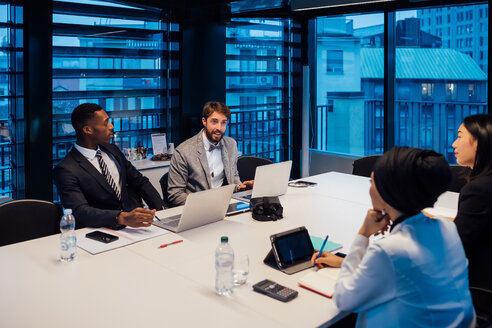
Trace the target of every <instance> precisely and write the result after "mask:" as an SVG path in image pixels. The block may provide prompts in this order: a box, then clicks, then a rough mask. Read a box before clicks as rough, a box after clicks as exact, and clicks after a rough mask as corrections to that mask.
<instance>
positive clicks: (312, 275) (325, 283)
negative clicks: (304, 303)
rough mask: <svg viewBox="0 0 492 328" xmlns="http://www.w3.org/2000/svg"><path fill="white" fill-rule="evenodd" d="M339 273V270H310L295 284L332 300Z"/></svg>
mask: <svg viewBox="0 0 492 328" xmlns="http://www.w3.org/2000/svg"><path fill="white" fill-rule="evenodd" d="M339 273H340V268H323V269H319V270H318V271H315V269H312V271H310V272H309V273H308V274H306V275H304V276H302V277H301V278H300V279H299V281H298V282H297V283H298V284H299V286H301V287H304V288H306V289H309V290H311V291H313V292H315V293H318V294H320V295H323V296H326V297H329V298H332V297H333V292H334V291H335V283H336V281H337V278H338V274H339Z"/></svg>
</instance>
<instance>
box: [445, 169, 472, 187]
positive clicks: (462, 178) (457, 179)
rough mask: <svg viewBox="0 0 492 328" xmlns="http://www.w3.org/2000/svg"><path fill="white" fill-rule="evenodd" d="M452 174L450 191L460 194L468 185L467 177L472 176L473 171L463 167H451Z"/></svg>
mask: <svg viewBox="0 0 492 328" xmlns="http://www.w3.org/2000/svg"><path fill="white" fill-rule="evenodd" d="M449 168H450V169H451V174H452V180H451V185H450V186H449V188H448V190H449V191H454V192H460V191H461V188H463V186H464V185H465V184H466V183H467V177H468V176H469V175H470V172H471V169H470V168H469V167H466V166H461V165H449Z"/></svg>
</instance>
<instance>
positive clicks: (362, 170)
mask: <svg viewBox="0 0 492 328" xmlns="http://www.w3.org/2000/svg"><path fill="white" fill-rule="evenodd" d="M381 156H382V155H371V156H364V157H360V158H357V159H356V160H355V161H354V164H353V166H354V168H353V169H352V174H353V175H361V176H363V177H370V176H371V172H372V170H373V168H374V164H376V161H377V160H378V159H379V158H380V157H381Z"/></svg>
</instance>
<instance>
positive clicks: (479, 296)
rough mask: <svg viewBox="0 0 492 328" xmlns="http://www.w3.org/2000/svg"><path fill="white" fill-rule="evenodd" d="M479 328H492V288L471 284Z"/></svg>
mask: <svg viewBox="0 0 492 328" xmlns="http://www.w3.org/2000/svg"><path fill="white" fill-rule="evenodd" d="M470 293H471V296H472V300H473V306H474V307H475V313H476V315H477V326H478V327H479V328H492V290H489V289H486V288H480V287H473V286H470Z"/></svg>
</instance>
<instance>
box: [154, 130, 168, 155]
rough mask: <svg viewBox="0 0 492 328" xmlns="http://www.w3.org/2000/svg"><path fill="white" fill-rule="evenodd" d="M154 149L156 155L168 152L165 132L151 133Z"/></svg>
mask: <svg viewBox="0 0 492 328" xmlns="http://www.w3.org/2000/svg"><path fill="white" fill-rule="evenodd" d="M150 138H151V139H152V151H153V154H154V155H158V154H167V143H166V142H167V141H166V134H165V133H158V134H151V135H150Z"/></svg>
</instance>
